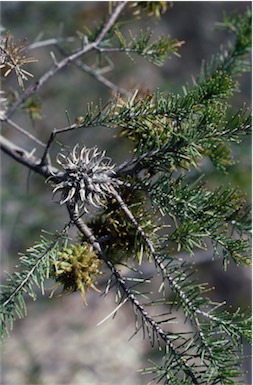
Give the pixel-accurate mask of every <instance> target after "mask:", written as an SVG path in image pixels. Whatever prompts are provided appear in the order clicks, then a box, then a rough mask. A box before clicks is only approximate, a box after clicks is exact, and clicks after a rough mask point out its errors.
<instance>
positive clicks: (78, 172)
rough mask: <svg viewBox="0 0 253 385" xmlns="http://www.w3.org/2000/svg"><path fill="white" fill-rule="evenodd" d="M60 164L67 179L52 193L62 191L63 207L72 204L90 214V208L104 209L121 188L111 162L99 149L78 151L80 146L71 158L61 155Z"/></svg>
mask: <svg viewBox="0 0 253 385" xmlns="http://www.w3.org/2000/svg"><path fill="white" fill-rule="evenodd" d="M57 163H59V165H60V166H61V167H62V168H63V169H64V170H65V175H64V179H63V180H62V181H60V182H59V183H57V185H56V186H55V188H54V190H53V194H55V193H56V192H58V191H61V199H60V202H59V203H60V204H64V203H66V202H69V203H72V204H74V205H75V207H77V208H80V209H81V208H83V209H84V211H86V212H88V206H95V207H101V206H105V201H106V200H107V198H108V196H111V195H112V194H113V191H114V190H115V188H117V187H118V186H119V184H121V182H120V181H119V180H118V179H116V178H115V172H114V170H113V169H114V165H112V164H111V159H110V158H109V157H107V156H105V151H103V152H100V151H98V149H97V147H93V148H91V149H88V148H86V147H85V146H84V147H83V148H82V149H79V145H78V144H77V145H76V146H75V147H74V148H73V150H72V152H70V153H69V154H68V155H64V154H62V153H60V154H58V156H57Z"/></svg>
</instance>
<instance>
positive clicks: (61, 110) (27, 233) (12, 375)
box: [1, 1, 251, 385]
mask: <svg viewBox="0 0 253 385" xmlns="http://www.w3.org/2000/svg"><path fill="white" fill-rule="evenodd" d="M109 6H110V3H109V2H96V1H90V2H89V1H87V2H75V1H71V2H70V1H69V2H68V1H67V2H58V1H55V2H33V1H32V2H22V1H12V2H10V1H3V2H2V5H1V22H2V26H3V27H4V28H5V30H6V31H9V32H10V34H11V35H13V36H14V37H15V40H23V39H24V38H25V39H27V43H28V44H31V43H33V42H34V41H36V40H38V39H40V40H47V39H51V38H55V37H57V36H59V34H61V35H62V36H64V37H67V36H75V35H76V32H77V31H79V32H81V33H85V31H86V29H85V28H87V27H88V28H90V29H94V27H96V25H98V23H99V22H100V20H103V19H104V18H105V17H106V16H107V15H108V11H109ZM250 6H251V2H246V1H245V2H241V1H240V2H239V1H233V2H229V1H226V2H222V1H219V2H208V1H200V2H181V1H180V2H177V1H175V2H173V3H172V5H171V6H169V9H168V11H167V13H166V14H164V15H162V17H161V19H160V20H159V19H154V18H152V17H144V18H142V19H140V20H135V19H134V16H133V15H132V12H133V11H132V10H131V9H129V10H128V15H129V21H131V20H132V21H133V23H130V24H128V25H126V26H125V30H126V31H127V30H128V29H129V28H130V29H132V30H133V31H138V30H139V29H141V28H142V29H143V30H146V29H147V28H150V30H151V31H153V37H154V38H155V37H158V36H160V35H162V34H165V35H167V34H169V35H170V36H171V37H172V38H175V39H178V40H183V41H185V44H184V45H183V46H182V47H181V48H180V50H179V53H180V55H181V57H180V58H178V57H175V56H172V57H171V59H170V60H168V61H167V62H166V64H165V65H164V66H163V67H156V66H154V65H153V64H151V63H148V62H146V61H145V60H144V59H143V58H139V57H136V56H132V57H131V58H129V57H128V56H126V55H125V54H119V53H118V54H113V55H112V56H111V60H112V63H110V67H111V70H110V71H108V72H107V73H105V75H104V76H106V77H107V78H108V79H110V80H111V81H112V82H114V83H115V84H117V85H118V86H120V87H124V88H125V89H127V90H130V91H132V90H134V89H139V90H143V91H145V90H151V91H152V90H155V89H156V88H157V87H159V88H160V90H161V91H164V92H165V93H166V92H168V91H172V92H179V93H181V92H182V86H183V85H184V84H185V83H187V82H188V83H189V84H191V82H192V77H197V75H198V73H199V70H200V66H201V62H202V60H203V59H204V60H205V61H206V62H208V61H209V60H210V58H211V56H212V54H215V53H216V52H217V51H218V49H219V48H220V45H222V44H223V45H224V46H226V43H227V41H228V40H229V39H232V36H230V35H229V34H227V33H225V32H222V31H220V30H216V28H215V23H216V22H221V21H222V19H223V15H224V13H225V12H240V13H242V12H244V11H245V9H246V8H247V7H250ZM69 47H70V46H69ZM50 51H53V52H54V54H55V56H56V58H58V59H59V60H60V58H61V55H60V54H59V53H58V51H57V49H56V48H55V47H54V46H47V47H44V48H39V49H34V50H32V51H29V53H28V55H27V56H33V57H34V58H36V59H37V60H38V63H34V64H30V65H29V66H28V67H27V68H29V69H30V70H31V72H32V73H33V75H34V79H37V78H38V77H39V76H41V75H42V74H43V73H44V72H45V71H46V70H47V69H49V68H50V67H51V66H52V64H53V63H52V58H51V56H50ZM85 63H87V64H89V65H91V64H92V63H93V57H91V56H90V55H88V57H85ZM107 67H108V65H107ZM32 82H33V80H29V82H27V84H26V86H27V85H29V84H32ZM240 84H241V92H240V93H237V94H236V95H235V96H234V97H233V98H232V100H231V105H232V106H233V108H235V109H236V108H238V107H241V106H242V105H243V104H244V103H246V104H247V105H251V76H250V74H244V75H243V76H241V78H240ZM17 88H18V87H17V85H16V79H15V78H14V76H13V78H10V77H9V78H7V79H6V80H4V81H3V82H2V89H4V90H5V91H7V92H8V94H9V95H13V96H14V93H15V89H17ZM110 97H111V91H110V90H108V89H107V88H106V87H105V86H104V85H103V84H101V83H99V82H98V81H96V80H95V79H93V78H92V77H91V76H90V75H88V74H86V73H84V72H82V71H80V70H79V69H78V68H76V67H75V66H69V67H67V68H65V69H64V70H63V71H61V72H59V73H58V74H57V75H56V76H55V77H54V78H52V79H51V80H50V81H49V82H48V83H46V84H45V85H44V86H43V87H42V88H41V89H40V91H39V93H38V100H37V102H38V103H39V104H40V105H41V111H40V114H41V119H38V120H31V119H30V117H29V114H26V113H25V111H22V110H21V111H19V112H17V113H16V114H15V115H14V117H13V120H14V121H15V122H16V123H18V124H19V125H20V126H21V127H23V128H25V129H27V130H28V131H29V132H31V133H33V134H34V135H36V136H37V137H38V138H40V139H41V140H42V141H46V140H47V139H48V138H49V135H50V133H51V131H52V129H53V128H60V127H64V126H67V125H68V118H67V115H66V111H67V113H68V116H69V118H70V120H71V122H72V123H73V122H74V120H75V118H76V117H77V116H80V115H85V112H86V110H87V102H90V101H93V102H94V103H95V104H96V103H98V102H99V100H100V99H101V100H102V104H106V102H107V101H108V99H109V98H110ZM2 129H3V132H4V135H6V136H7V137H8V138H9V139H10V140H12V141H13V142H14V143H16V144H19V145H21V146H22V147H24V148H26V149H30V150H31V149H33V147H34V145H33V143H31V142H30V141H29V140H28V139H27V138H26V137H25V136H22V135H21V134H20V133H18V132H17V131H15V130H14V129H12V128H10V127H9V126H4V125H3V127H2ZM61 140H62V141H63V142H64V143H65V144H68V145H69V146H72V145H74V144H76V143H77V142H79V143H82V144H86V145H87V146H89V147H92V146H94V145H97V146H98V147H99V148H101V149H106V150H107V151H108V154H109V155H110V156H111V157H112V158H113V161H114V162H121V161H122V160H124V159H125V158H126V157H128V156H129V151H130V150H131V148H130V147H129V143H128V142H127V141H126V140H125V139H122V138H116V137H115V132H112V131H110V130H108V129H105V128H101V127H98V128H97V129H86V130H82V131H81V130H79V131H73V132H70V133H69V134H67V135H66V136H65V137H64V138H61ZM40 151H41V150H40V149H39V148H37V149H36V154H37V155H38V156H39V155H40V154H41V152H40ZM53 151H54V152H55V153H56V152H57V151H59V147H57V145H55V147H54V149H53ZM234 155H235V158H236V159H238V160H240V164H239V165H235V166H233V167H231V170H230V173H229V175H224V174H222V173H220V172H218V171H217V170H214V169H212V168H208V169H207V170H205V173H206V175H207V178H208V183H209V184H210V185H211V186H215V185H217V184H224V185H226V184H227V183H231V184H232V185H235V186H240V188H241V189H242V190H243V191H244V192H245V193H246V194H247V199H248V202H249V203H250V196H251V143H250V141H249V140H248V139H247V140H245V142H243V143H242V144H241V145H240V146H237V147H236V148H235V149H234ZM1 181H2V183H1V259H2V261H1V262H2V266H3V268H2V271H3V270H7V271H9V272H10V271H12V269H13V267H14V266H15V265H16V264H17V262H18V252H20V251H22V252H24V251H25V250H26V248H28V247H29V246H31V245H33V244H34V242H35V241H36V240H38V238H39V236H40V234H41V229H45V230H47V231H52V232H54V231H55V230H56V229H57V230H60V229H61V228H62V227H63V225H64V223H65V222H66V218H67V213H63V212H62V209H61V208H60V207H58V205H56V204H55V203H53V202H52V199H51V189H50V186H46V185H45V183H44V180H43V179H42V178H41V177H40V176H37V175H34V174H32V175H30V176H29V175H28V171H27V170H26V169H25V168H24V167H22V166H21V165H19V164H17V163H15V162H14V161H13V160H12V159H10V158H8V157H7V156H6V155H5V154H1ZM221 264H222V262H221V261H216V262H212V261H210V259H209V258H208V257H206V256H205V257H203V258H201V257H200V258H198V265H199V266H198V268H199V275H200V281H205V280H207V281H208V282H209V283H210V285H211V286H212V285H214V286H215V287H216V289H217V291H216V299H217V300H220V301H223V300H224V299H225V300H227V302H228V303H231V304H233V306H234V307H237V306H241V307H242V308H244V307H246V306H249V305H250V304H251V298H250V297H251V289H250V288H251V277H250V269H244V268H238V267H236V268H235V267H234V266H232V265H230V266H229V269H228V271H227V272H223V271H222V267H221ZM114 307H115V303H114V296H113V295H108V297H107V298H106V299H104V298H103V297H100V295H99V294H98V293H94V292H90V293H89V294H88V306H87V307H84V306H83V303H82V300H81V297H80V295H79V294H72V295H70V296H65V297H63V298H57V297H54V298H52V299H49V298H48V296H47V295H45V296H40V297H39V299H38V301H36V302H35V303H33V302H29V303H28V317H27V318H25V319H23V320H19V321H16V322H15V325H14V331H13V332H12V334H11V336H10V337H9V338H8V340H7V343H6V347H5V351H4V354H3V355H2V362H1V371H2V373H1V376H2V381H1V383H2V384H3V385H12V384H13V385H14V384H15V385H18V384H20V385H21V384H22V385H25V384H31V385H32V384H40V385H57V384H71V385H76V384H84V385H86V384H87V385H97V384H102V385H109V384H110V385H111V384H118V385H143V384H146V383H147V378H146V377H143V376H142V375H141V374H140V373H139V372H138V369H140V368H143V367H146V366H149V364H148V362H147V359H148V358H149V357H150V356H151V355H152V352H151V351H150V346H149V343H148V342H145V341H143V340H142V336H141V334H140V335H137V337H135V338H134V339H132V340H131V341H130V342H129V341H128V339H129V338H130V337H131V335H132V333H133V332H134V325H133V322H132V321H133V317H132V312H131V309H129V308H128V307H127V306H124V307H123V308H122V309H121V310H120V311H119V312H118V314H117V316H116V317H115V319H114V320H109V321H107V322H105V323H104V324H102V325H101V326H99V327H97V326H96V325H97V323H98V322H99V321H101V319H103V318H104V317H105V316H106V315H107V314H109V313H110V312H111V311H112V310H113V309H114ZM247 353H249V347H248V346H246V354H247ZM246 369H247V370H249V371H250V364H249V363H248V364H246ZM250 378H251V377H250V374H249V375H248V377H247V379H248V380H247V381H248V383H250V380H249V379H250Z"/></svg>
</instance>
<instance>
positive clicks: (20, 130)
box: [6, 119, 46, 147]
mask: <svg viewBox="0 0 253 385" xmlns="http://www.w3.org/2000/svg"><path fill="white" fill-rule="evenodd" d="M6 122H7V123H9V124H10V125H11V126H12V127H14V128H15V129H16V130H18V131H19V132H21V133H22V134H23V135H25V136H27V137H28V138H29V139H31V140H33V141H34V142H36V143H38V144H39V145H40V146H42V147H46V144H45V143H43V142H41V141H40V140H39V139H37V138H36V137H35V136H33V135H32V134H30V132H27V131H26V130H24V128H22V127H20V126H19V125H18V124H17V123H15V122H13V121H12V120H11V119H6Z"/></svg>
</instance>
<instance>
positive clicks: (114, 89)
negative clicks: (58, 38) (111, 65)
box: [57, 46, 133, 98]
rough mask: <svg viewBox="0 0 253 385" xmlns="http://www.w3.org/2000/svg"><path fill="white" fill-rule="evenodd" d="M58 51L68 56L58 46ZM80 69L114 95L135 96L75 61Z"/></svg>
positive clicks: (79, 61)
mask: <svg viewBox="0 0 253 385" xmlns="http://www.w3.org/2000/svg"><path fill="white" fill-rule="evenodd" d="M57 48H58V50H59V51H60V52H61V54H62V55H64V56H67V54H66V52H65V51H64V50H63V49H62V48H61V47H60V46H57ZM73 64H74V65H76V66H77V67H78V68H80V69H81V70H83V71H84V72H86V73H87V74H89V75H91V76H92V77H93V78H94V79H96V80H98V81H99V82H100V83H102V84H103V85H104V86H105V87H107V88H109V89H110V90H112V92H113V93H114V94H121V95H124V96H126V97H127V98H130V97H132V96H133V93H132V92H130V91H127V90H126V89H125V88H122V87H119V86H117V85H116V84H114V83H113V82H111V81H110V80H108V79H107V78H105V77H104V76H102V75H101V74H100V73H99V72H98V71H96V70H94V69H93V68H91V67H90V66H88V65H87V64H85V63H83V62H82V61H81V60H75V62H74V63H73Z"/></svg>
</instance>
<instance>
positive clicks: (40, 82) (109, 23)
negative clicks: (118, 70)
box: [6, 1, 127, 119]
mask: <svg viewBox="0 0 253 385" xmlns="http://www.w3.org/2000/svg"><path fill="white" fill-rule="evenodd" d="M126 3H127V2H126V1H123V2H120V3H119V4H118V6H117V7H116V8H115V10H114V12H113V13H112V15H111V16H110V18H109V19H108V21H107V23H106V24H105V25H104V28H103V29H102V31H101V32H100V34H99V35H98V37H97V38H96V40H95V41H94V42H92V43H88V44H86V45H84V46H83V47H82V48H81V49H79V50H78V51H77V52H74V53H73V54H72V55H70V56H68V57H66V58H64V59H63V60H62V61H60V62H59V63H56V64H55V65H54V66H53V67H51V68H50V69H49V70H48V71H47V72H46V73H45V74H44V75H42V76H41V77H40V78H39V79H38V80H37V81H36V82H35V83H34V84H32V85H31V86H30V87H28V88H27V89H26V90H25V91H24V92H23V94H22V95H21V96H20V98H19V99H18V100H17V101H16V102H15V103H14V104H13V106H12V107H11V108H10V109H9V111H7V113H6V118H7V119H10V117H11V116H12V115H13V114H14V113H15V112H16V110H17V109H18V108H19V106H20V105H21V104H22V103H23V102H24V101H25V100H26V99H28V98H29V97H30V96H31V95H33V94H34V93H35V92H36V91H38V89H40V88H41V87H42V85H44V84H45V83H46V82H47V81H48V80H49V79H50V78H51V77H53V76H54V75H55V74H56V73H57V72H58V71H60V70H61V69H62V68H64V67H66V66H67V65H68V64H70V63H72V62H73V61H75V60H76V59H78V58H79V57H80V56H82V55H84V54H85V53H87V52H89V51H92V50H93V49H95V48H96V47H97V46H98V45H99V44H100V43H101V41H102V40H103V38H104V37H105V35H106V33H107V32H108V31H109V30H110V29H111V27H112V26H113V24H114V23H115V21H116V19H117V18H118V17H119V15H120V13H121V11H122V10H123V8H124V7H125V5H126Z"/></svg>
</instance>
